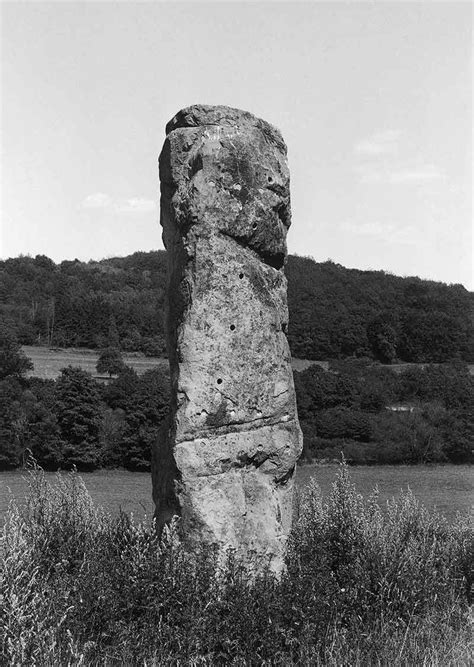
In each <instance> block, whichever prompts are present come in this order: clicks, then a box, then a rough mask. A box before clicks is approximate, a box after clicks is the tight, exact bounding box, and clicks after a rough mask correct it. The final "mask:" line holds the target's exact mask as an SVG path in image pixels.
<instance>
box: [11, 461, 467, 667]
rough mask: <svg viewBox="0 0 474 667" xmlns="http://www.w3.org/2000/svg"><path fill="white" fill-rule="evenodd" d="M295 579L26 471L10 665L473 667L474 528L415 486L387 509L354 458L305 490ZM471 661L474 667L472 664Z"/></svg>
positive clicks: (292, 545)
mask: <svg viewBox="0 0 474 667" xmlns="http://www.w3.org/2000/svg"><path fill="white" fill-rule="evenodd" d="M295 513H296V520H295V524H294V529H293V532H292V535H291V538H290V540H289V544H288V553H287V572H286V573H285V574H284V575H283V576H282V577H281V578H280V579H279V580H277V579H276V578H275V577H274V576H273V575H272V574H271V573H270V571H269V570H268V569H266V568H265V567H261V568H260V574H258V575H256V574H253V575H252V576H249V572H248V569H247V567H245V566H244V564H243V563H242V562H241V561H240V560H239V558H237V557H236V555H235V554H234V553H232V552H229V553H228V554H227V557H226V558H222V557H218V554H217V553H216V551H215V549H213V548H212V547H209V546H207V547H206V546H204V545H203V546H202V547H200V548H199V549H195V550H194V551H192V552H190V551H188V550H186V549H184V548H183V546H182V545H181V543H180V541H179V538H178V532H177V526H176V524H173V525H171V526H170V527H169V528H167V529H166V530H165V532H164V534H163V536H162V538H161V539H159V538H158V536H157V534H156V532H155V531H154V530H153V526H151V527H147V526H146V525H145V524H143V523H140V524H137V523H135V522H134V520H133V518H129V517H127V516H125V515H123V514H121V515H119V516H118V517H111V516H109V515H107V514H105V513H104V512H102V511H101V510H98V509H96V508H94V506H93V504H92V502H91V499H90V497H89V495H88V493H87V491H86V489H85V487H84V484H83V482H82V480H81V479H80V477H78V475H77V474H76V473H70V474H69V475H65V476H58V477H57V479H56V482H55V484H53V485H51V484H48V483H47V482H46V480H45V478H44V476H43V474H42V472H41V471H37V470H36V471H33V472H32V473H30V495H29V499H28V502H27V504H26V506H25V507H24V508H19V507H17V506H15V505H14V504H12V505H11V507H10V510H9V512H8V516H7V520H6V523H5V527H4V529H3V536H2V559H3V567H2V582H1V596H2V597H1V599H2V606H1V612H0V613H1V614H2V617H1V618H0V621H2V624H3V625H2V627H4V633H3V637H2V658H1V659H2V660H3V661H5V663H6V664H12V665H24V664H41V665H42V664H45V665H46V664H69V665H95V664H97V665H99V664H100V665H103V664H126V665H133V664H150V665H151V664H154V665H161V664H200V665H207V664H208V665H211V664H212V665H214V664H225V665H227V664H233V665H245V664H267V665H270V664H272V665H289V664H290V665H291V664H314V665H320V664H321V665H322V664H324V665H341V664H351V665H370V664H395V665H402V664H443V665H453V667H454V665H458V664H464V662H465V663H466V664H467V662H468V648H467V638H468V628H467V624H466V611H467V593H468V589H469V587H470V583H471V580H470V577H471V574H470V564H471V563H472V557H473V546H472V544H473V538H472V530H471V529H470V528H469V527H468V526H467V525H466V524H465V523H463V522H461V521H459V522H458V523H456V524H455V525H454V526H449V525H448V524H446V522H444V521H443V520H442V519H441V518H439V517H438V516H436V515H431V514H428V513H427V512H426V511H425V510H424V509H423V508H422V507H420V506H419V504H418V503H417V501H416V500H415V498H414V497H413V496H412V495H411V494H406V495H405V496H403V497H402V499H401V500H400V501H393V502H392V503H390V504H389V506H388V507H387V508H386V509H385V510H383V509H382V508H380V507H379V505H378V502H377V496H376V494H374V495H373V496H372V497H371V498H370V499H369V500H368V501H364V500H363V498H362V497H361V496H360V495H358V494H357V493H356V491H355V489H354V487H353V486H352V484H351V482H350V479H349V476H348V472H347V469H346V467H345V466H343V467H342V468H341V471H340V474H339V476H338V478H337V480H336V482H335V484H334V488H333V491H332V494H331V495H330V496H329V497H328V498H327V499H323V498H322V496H321V494H320V491H319V489H318V487H317V485H315V484H312V485H311V486H310V487H308V489H307V490H306V491H305V492H304V493H303V494H302V495H301V496H300V497H299V498H298V499H297V503H296V506H295ZM463 661H464V662H463Z"/></svg>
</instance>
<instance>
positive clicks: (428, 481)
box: [0, 464, 474, 522]
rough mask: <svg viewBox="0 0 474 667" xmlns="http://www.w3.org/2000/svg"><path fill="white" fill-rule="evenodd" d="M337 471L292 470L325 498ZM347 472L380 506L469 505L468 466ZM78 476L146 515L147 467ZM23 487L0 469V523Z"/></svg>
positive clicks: (449, 508)
mask: <svg viewBox="0 0 474 667" xmlns="http://www.w3.org/2000/svg"><path fill="white" fill-rule="evenodd" d="M338 470H339V466H338V465H316V464H300V465H299V466H298V467H297V470H296V486H297V488H299V489H300V490H303V489H304V487H305V486H307V485H308V484H309V483H313V482H316V483H317V484H318V485H319V486H320V488H321V493H322V495H323V497H328V496H329V495H330V493H331V491H332V485H333V483H334V481H335V479H336V475H337V472H338ZM44 474H45V477H46V479H47V480H48V481H50V482H54V480H55V479H56V475H55V473H52V472H47V473H44ZM350 474H351V478H352V481H353V483H354V484H355V487H356V489H357V491H358V492H359V493H361V494H362V496H363V497H364V498H367V497H369V496H370V494H371V493H372V492H373V491H374V489H375V488H376V487H377V488H378V493H379V502H380V504H381V506H382V507H384V506H385V505H386V503H387V501H389V500H392V499H393V498H399V497H400V495H401V493H402V492H407V491H408V490H410V491H411V492H412V493H413V495H414V496H415V497H416V498H417V500H419V501H420V502H421V503H422V504H423V505H424V506H425V507H427V508H428V509H430V510H437V511H438V512H439V513H440V514H442V515H443V516H444V517H445V518H446V519H448V520H450V521H453V520H454V519H455V516H456V514H457V513H458V512H460V513H462V514H467V513H468V512H470V511H472V509H473V507H474V475H473V468H472V466H470V465H450V464H443V465H413V466H408V465H396V466H390V465H384V466H355V467H353V468H351V469H350ZM64 475H66V473H64ZM81 477H82V479H83V481H84V484H85V486H86V488H87V490H88V492H89V493H90V494H91V497H92V499H93V501H94V502H95V503H96V504H97V505H99V506H102V507H103V508H104V509H106V510H107V511H108V512H110V513H111V514H115V515H117V514H118V512H119V511H122V512H125V513H126V514H130V513H133V515H134V516H135V518H136V519H139V520H143V519H144V518H145V517H148V519H151V517H152V515H153V503H152V498H151V475H150V473H149V472H131V471H128V470H97V471H95V472H90V473H81ZM27 491H28V480H27V476H25V471H21V470H11V471H4V472H0V522H1V521H2V519H3V517H4V515H5V513H6V511H7V507H8V503H9V501H10V500H11V499H12V498H14V499H16V500H17V502H19V503H22V502H23V500H24V498H25V496H26V495H27Z"/></svg>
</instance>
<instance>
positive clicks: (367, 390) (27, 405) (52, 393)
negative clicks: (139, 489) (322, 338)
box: [0, 326, 474, 470]
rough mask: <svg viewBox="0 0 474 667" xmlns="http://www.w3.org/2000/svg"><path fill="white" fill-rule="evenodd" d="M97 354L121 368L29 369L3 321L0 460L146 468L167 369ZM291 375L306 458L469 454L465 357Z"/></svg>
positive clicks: (164, 405) (403, 459) (472, 437)
mask: <svg viewBox="0 0 474 667" xmlns="http://www.w3.org/2000/svg"><path fill="white" fill-rule="evenodd" d="M98 364H102V368H103V370H104V371H105V372H108V371H109V370H110V369H111V368H112V370H113V371H114V372H115V371H116V372H117V374H116V375H115V376H114V377H113V378H111V380H110V382H109V383H108V384H101V383H99V382H97V381H96V380H95V379H94V378H93V377H92V376H91V375H90V374H89V373H87V372H85V371H84V370H82V369H81V368H74V367H71V366H69V367H67V368H64V369H63V370H62V372H61V375H60V376H59V377H58V379H57V380H43V379H40V378H27V377H26V375H25V374H26V371H28V370H29V369H30V368H31V366H32V365H31V362H30V361H29V359H28V358H27V357H26V356H25V355H24V353H23V352H22V350H21V347H20V345H19V343H18V340H17V339H16V337H15V334H14V332H12V331H11V330H9V329H8V328H7V327H4V326H3V327H1V328H0V468H2V469H8V468H15V467H18V466H21V465H22V463H23V461H24V460H25V458H26V457H28V456H29V455H30V454H32V455H33V457H34V458H35V459H36V460H37V461H38V463H39V464H40V465H41V466H42V467H44V468H46V469H57V468H71V467H72V466H76V467H77V468H78V469H79V470H94V469H96V468H100V467H125V468H127V469H130V470H149V469H150V453H151V447H152V444H153V443H154V442H155V441H156V438H157V436H158V431H159V429H160V427H161V425H162V423H163V420H164V418H165V417H166V415H167V413H168V409H169V375H168V374H167V372H165V371H164V370H163V369H162V368H158V369H154V370H149V371H147V372H146V373H144V374H143V375H141V376H139V375H137V373H136V372H135V371H134V370H133V369H132V368H129V367H127V366H126V365H124V364H123V363H122V364H119V366H118V367H117V366H116V365H114V364H117V354H116V353H115V354H112V355H111V354H110V350H109V351H108V352H107V354H106V353H104V354H103V355H101V358H99V362H98ZM111 364H112V365H111ZM294 377H295V388H296V397H297V403H298V411H299V416H300V422H301V426H302V430H303V435H304V451H303V458H304V459H306V460H313V459H316V460H321V459H334V458H340V455H341V452H342V453H344V455H345V457H346V459H348V460H349V461H350V462H353V463H420V462H439V461H449V462H456V463H462V462H468V461H472V442H474V409H473V408H474V377H473V376H472V375H470V374H469V369H468V367H467V365H466V364H465V363H464V362H462V361H457V362H454V363H451V364H443V365H427V366H426V367H422V366H416V367H409V368H407V369H405V370H404V371H403V372H401V373H399V374H398V373H396V372H395V371H393V370H391V369H390V367H387V366H385V367H384V366H381V365H380V364H378V363H374V362H372V361H370V360H367V359H362V360H360V359H351V360H341V361H333V362H332V363H331V364H330V367H329V370H327V371H326V370H323V369H322V368H321V367H319V366H317V365H314V366H311V367H310V368H308V369H307V370H305V371H302V372H295V373H294Z"/></svg>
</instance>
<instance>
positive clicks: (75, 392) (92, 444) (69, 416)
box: [54, 366, 103, 470]
mask: <svg viewBox="0 0 474 667" xmlns="http://www.w3.org/2000/svg"><path fill="white" fill-rule="evenodd" d="M102 410H103V407H102V403H101V395H100V391H99V387H98V385H97V383H96V382H95V381H94V379H93V378H92V376H91V375H89V373H86V372H85V371H83V370H82V369H81V368H73V367H72V366H69V367H68V368H63V370H62V371H61V375H60V377H59V378H58V379H57V381H56V388H55V404H54V411H55V414H56V417H57V420H58V424H59V429H60V432H61V438H62V440H63V441H64V442H65V445H64V451H63V456H64V461H65V463H66V464H68V465H75V466H77V468H79V469H82V470H92V469H94V468H97V467H98V466H99V465H100V463H101V451H100V440H99V434H100V428H101V421H102Z"/></svg>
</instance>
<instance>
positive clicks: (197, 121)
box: [166, 104, 286, 149]
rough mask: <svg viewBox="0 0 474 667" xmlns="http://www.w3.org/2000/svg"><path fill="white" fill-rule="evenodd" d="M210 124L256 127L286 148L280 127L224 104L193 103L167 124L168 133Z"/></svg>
mask: <svg viewBox="0 0 474 667" xmlns="http://www.w3.org/2000/svg"><path fill="white" fill-rule="evenodd" d="M209 125H219V126H229V127H235V126H240V127H242V126H243V127H245V126H247V127H256V128H258V129H260V130H263V131H264V132H266V133H267V134H270V135H271V136H272V139H273V141H274V142H275V143H277V144H281V145H282V147H283V148H285V149H286V146H285V142H284V140H283V137H282V134H281V132H280V130H279V129H278V128H276V127H275V126H274V125H271V124H270V123H268V122H267V121H266V120H263V119H261V118H257V116H254V115H253V114H252V113H250V112H249V111H243V110H242V109H234V108H233V107H227V106H222V105H217V106H213V105H210V104H193V105H192V106H189V107H185V108H184V109H181V110H180V111H178V113H177V114H175V115H174V116H173V118H172V119H171V120H170V121H169V123H167V125H166V134H167V135H168V134H170V132H173V131H174V130H177V129H180V128H186V127H202V126H209Z"/></svg>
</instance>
